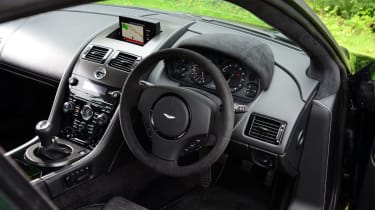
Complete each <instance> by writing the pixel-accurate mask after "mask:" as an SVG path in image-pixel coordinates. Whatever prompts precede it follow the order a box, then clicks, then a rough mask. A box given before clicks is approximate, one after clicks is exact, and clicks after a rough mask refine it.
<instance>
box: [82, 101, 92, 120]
mask: <svg viewBox="0 0 375 210" xmlns="http://www.w3.org/2000/svg"><path fill="white" fill-rule="evenodd" d="M93 115H94V111H93V110H92V108H91V106H89V105H84V106H83V108H82V109H81V117H82V119H84V120H86V121H88V120H90V119H91V117H92V116H93Z"/></svg>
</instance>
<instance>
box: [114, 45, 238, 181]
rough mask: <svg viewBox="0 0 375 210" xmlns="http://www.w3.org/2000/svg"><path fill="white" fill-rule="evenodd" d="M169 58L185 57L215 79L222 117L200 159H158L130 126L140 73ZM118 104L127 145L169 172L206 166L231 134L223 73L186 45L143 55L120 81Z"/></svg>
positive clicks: (230, 101) (139, 92)
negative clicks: (185, 161) (183, 161)
mask: <svg viewBox="0 0 375 210" xmlns="http://www.w3.org/2000/svg"><path fill="white" fill-rule="evenodd" d="M169 59H170V60H177V59H186V60H190V61H193V62H194V63H196V64H198V65H200V66H201V68H202V69H205V71H206V72H207V73H208V74H210V76H211V78H212V80H213V81H214V82H215V85H216V92H217V95H218V96H219V98H220V99H221V111H220V112H219V113H218V114H219V116H220V119H221V120H220V121H219V123H218V124H217V126H218V128H217V129H215V130H216V133H215V137H216V142H215V144H214V145H213V147H212V149H211V150H210V151H209V152H208V154H206V155H205V156H204V157H203V158H202V159H200V160H198V161H197V162H195V163H193V164H190V165H186V166H180V165H178V164H177V161H168V160H165V159H161V158H158V157H156V156H155V155H154V154H152V153H149V152H147V151H146V150H145V149H144V148H143V147H142V145H141V143H140V141H139V140H138V138H137V135H136V133H135V129H134V127H133V122H134V119H133V116H132V112H133V111H134V110H135V108H137V107H138V102H139V100H140V98H141V95H142V92H143V89H142V87H141V86H140V85H139V81H140V79H141V77H142V76H143V75H145V74H146V73H148V72H149V71H150V70H151V69H152V67H154V66H155V65H156V64H157V63H159V62H160V61H162V60H169ZM119 106H120V110H119V111H120V112H119V113H120V114H119V118H120V125H121V130H122V133H123V136H124V138H125V140H126V142H127V144H128V147H129V149H130V150H131V151H132V153H133V154H134V156H135V157H136V158H137V159H138V160H139V161H141V162H142V163H144V164H145V165H147V166H149V167H150V168H152V169H154V170H156V171H158V172H160V173H162V174H165V175H169V176H187V175H190V174H193V173H197V172H200V171H202V170H203V169H205V168H207V167H209V166H210V165H212V164H213V163H214V162H216V160H217V159H218V158H219V157H220V155H221V154H222V153H223V152H224V151H225V149H226V147H227V145H228V143H229V141H230V137H231V134H232V129H233V124H234V112H233V98H232V94H231V91H230V89H229V87H228V85H227V83H226V81H225V78H224V76H223V75H222V73H221V72H220V70H219V69H218V68H217V67H216V66H215V64H213V63H212V62H211V61H210V60H208V59H207V58H205V57H204V56H202V55H201V54H199V53H197V52H194V51H191V50H188V49H182V48H171V49H165V50H161V51H158V52H156V53H154V54H151V55H150V56H148V57H146V58H145V59H144V60H143V61H142V62H141V63H140V64H138V66H137V67H136V68H135V69H134V70H133V71H132V72H131V73H130V74H129V76H128V77H127V79H126V81H125V83H124V85H123V89H122V94H121V99H120V105H119Z"/></svg>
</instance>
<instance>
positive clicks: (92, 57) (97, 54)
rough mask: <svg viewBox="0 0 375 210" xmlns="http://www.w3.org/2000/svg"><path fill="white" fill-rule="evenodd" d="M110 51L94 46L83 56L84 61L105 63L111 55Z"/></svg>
mask: <svg viewBox="0 0 375 210" xmlns="http://www.w3.org/2000/svg"><path fill="white" fill-rule="evenodd" d="M110 51H111V50H110V49H107V48H104V47H98V46H92V47H91V48H90V49H89V50H88V52H87V53H86V54H84V55H83V57H82V58H83V59H86V60H89V61H92V62H95V63H102V64H103V63H104V62H105V60H106V59H107V58H108V56H109V54H110Z"/></svg>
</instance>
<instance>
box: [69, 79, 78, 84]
mask: <svg viewBox="0 0 375 210" xmlns="http://www.w3.org/2000/svg"><path fill="white" fill-rule="evenodd" d="M68 83H69V85H71V86H76V85H78V79H77V78H75V77H70V78H69V80H68Z"/></svg>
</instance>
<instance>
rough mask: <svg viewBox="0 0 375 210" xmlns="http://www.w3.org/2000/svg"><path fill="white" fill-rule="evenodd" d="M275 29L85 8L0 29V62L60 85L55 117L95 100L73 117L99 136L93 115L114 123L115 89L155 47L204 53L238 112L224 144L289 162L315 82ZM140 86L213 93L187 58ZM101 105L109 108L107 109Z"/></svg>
mask: <svg viewBox="0 0 375 210" xmlns="http://www.w3.org/2000/svg"><path fill="white" fill-rule="evenodd" d="M124 16H125V20H124V19H123V22H126V21H128V22H126V23H127V25H126V26H124V27H133V29H132V31H122V33H123V34H122V36H121V34H119V32H121V28H120V27H121V25H119V18H120V17H124ZM129 20H131V21H130V22H129ZM134 20H135V21H134ZM145 20H146V21H147V23H153V25H151V26H147V27H150V28H151V27H153V28H154V29H153V30H154V31H155V33H154V32H153V33H150V34H151V35H149V34H147V33H148V32H147V33H146V32H144V34H142V36H140V37H135V36H134V35H137V34H138V35H139V33H140V32H142V30H143V29H144V28H142V29H141V28H139V21H145ZM141 23H143V22H141ZM137 24H138V25H137ZM137 27H138V28H137ZM147 27H146V28H147ZM159 27H160V28H159ZM66 31H69V36H67V35H66ZM277 33H278V32H274V31H269V30H261V29H258V28H251V27H244V26H238V25H236V24H230V23H227V22H225V23H224V22H220V21H216V20H206V19H204V18H199V17H193V16H186V15H181V14H175V13H168V12H160V11H153V10H148V9H139V8H127V7H116V6H104V5H97V4H88V5H82V6H77V7H71V8H67V9H63V10H58V11H53V12H49V13H45V14H41V15H35V16H32V17H29V18H24V19H20V20H16V21H12V22H9V23H4V24H1V25H0V64H1V65H5V66H11V67H12V69H11V70H10V71H17V72H16V73H17V74H21V75H27V76H28V77H32V78H33V79H35V80H38V81H41V82H54V83H56V84H57V83H60V86H59V90H58V95H57V97H56V100H55V102H54V109H53V110H52V111H51V116H52V117H55V118H61V117H58V116H59V115H60V114H61V109H62V106H63V102H64V101H65V100H69V101H71V102H73V103H77V102H76V101H75V100H76V98H77V97H79V98H80V100H81V99H82V98H84V99H85V100H81V101H80V103H82V104H80V107H81V108H82V109H83V108H84V107H87V106H85V105H87V104H86V103H87V101H89V100H93V98H94V99H95V103H93V104H99V105H98V106H97V107H94V108H93V109H92V110H88V109H87V110H88V112H87V113H89V114H90V116H93V117H92V118H90V120H91V121H90V122H87V120H85V119H87V117H86V118H84V117H80V118H79V119H78V121H79V122H78V121H77V120H76V121H75V123H76V125H75V126H76V127H77V129H78V128H85V126H86V127H90V126H91V128H92V130H95V129H98V130H100V132H99V131H98V133H100V135H102V134H103V133H105V132H106V131H105V129H104V128H105V127H103V126H101V125H99V123H98V122H101V121H98V119H99V120H102V121H103V122H104V123H102V124H105V125H107V124H109V123H111V122H112V121H114V120H117V118H116V113H117V111H118V110H117V109H116V106H117V103H118V101H117V100H118V94H117V97H114V96H113V94H115V93H118V91H120V90H121V88H122V85H123V83H124V81H125V80H126V77H127V76H128V74H129V73H130V72H131V71H132V69H134V68H135V66H136V65H137V64H138V63H139V62H141V61H142V59H143V58H145V57H147V56H148V55H150V54H152V53H154V52H157V51H159V50H161V49H165V48H174V47H183V48H187V49H190V50H193V51H196V52H199V53H201V54H203V55H204V56H206V57H207V58H208V59H209V60H211V61H212V62H213V63H214V64H215V65H216V66H217V68H218V70H219V71H221V72H222V74H223V76H224V77H225V79H226V81H227V83H228V85H229V87H230V89H231V92H232V94H233V98H234V100H235V106H240V107H241V111H240V112H238V113H237V112H236V114H235V125H234V128H233V133H232V142H236V143H238V144H239V145H241V147H242V148H244V150H245V151H249V150H250V149H253V150H257V151H262V152H265V153H266V154H270V155H272V156H273V157H280V158H289V156H288V154H294V155H292V156H293V157H294V156H296V155H295V153H296V148H297V147H296V144H297V143H296V142H297V140H298V138H299V136H300V133H301V132H302V130H303V126H302V127H301V126H300V125H303V124H304V123H305V121H303V120H304V119H307V118H306V117H304V116H305V114H306V110H308V107H309V106H310V102H311V99H312V98H313V96H314V94H315V93H316V89H317V87H318V85H319V81H317V80H314V79H312V78H310V77H309V76H307V73H306V72H307V71H308V69H309V68H310V58H309V57H308V56H307V55H306V54H305V53H304V51H303V50H301V49H300V48H299V47H298V46H295V45H293V44H291V43H290V42H285V41H283V39H278V38H277V36H276V35H275V34H277ZM223 34H225V35H224V36H223ZM123 39H128V40H130V41H128V42H126V41H124V40H123ZM25 46H28V47H25ZM93 50H95V52H93ZM262 52H263V54H262ZM97 56H99V58H98V57H97ZM90 57H91V58H90ZM88 58H89V59H88ZM71 77H74V78H78V79H79V80H80V81H87V84H94V85H91V86H92V87H101V86H103V87H105V88H104V89H103V88H98V89H99V90H110V92H108V91H104V92H102V93H101V94H99V95H100V96H102V95H104V96H105V98H104V99H105V100H102V99H100V98H99V99H98V98H97V97H96V96H95V97H93V96H92V95H90V94H88V91H83V90H81V89H80V90H78V91H76V92H74V91H73V93H74V95H69V94H67V91H68V90H69V89H70V90H74V89H75V88H80V87H81V86H80V85H82V84H83V83H79V82H78V85H76V86H75V87H74V88H72V87H71V86H72V84H73V83H72V84H70V83H69V84H68V80H69V78H71ZM147 80H148V81H149V82H151V83H154V84H159V85H170V86H187V87H195V88H199V89H202V90H205V91H208V92H211V93H215V85H214V84H213V82H212V80H211V78H210V75H207V74H206V73H205V70H204V69H202V68H201V67H200V66H199V65H197V64H195V63H193V62H191V61H189V60H183V59H182V60H181V59H180V60H170V61H165V63H164V64H161V65H157V66H155V67H154V68H153V69H151V72H150V74H149V75H148V77H147ZM80 95H84V97H83V96H82V97H81V96H80ZM107 98H108V99H107ZM69 101H67V102H69ZM108 104H110V105H111V106H110V107H107V106H109V105H108ZM68 105H69V104H67V107H66V108H67V109H66V110H67V112H68V111H70V109H73V111H74V108H75V107H74V106H70V105H69V106H68ZM92 107H93V106H92ZM87 110H86V111H87ZM108 110H109V111H108ZM107 111H108V112H107ZM96 112H97V113H96ZM76 114H77V116H78V115H80V112H77V113H76ZM56 116H57V117H56ZM103 116H107V117H103ZM94 117H96V118H95V119H94ZM81 118H82V119H81ZM67 120H71V119H70V118H69V119H67ZM83 125H84V126H83ZM94 133H95V132H94ZM97 143H100V138H98V139H95V144H94V146H93V148H94V147H95V145H96V144H97ZM284 162H285V163H286V164H290V163H291V162H293V161H290V160H286V161H284Z"/></svg>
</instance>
